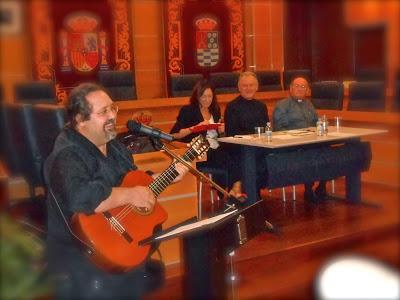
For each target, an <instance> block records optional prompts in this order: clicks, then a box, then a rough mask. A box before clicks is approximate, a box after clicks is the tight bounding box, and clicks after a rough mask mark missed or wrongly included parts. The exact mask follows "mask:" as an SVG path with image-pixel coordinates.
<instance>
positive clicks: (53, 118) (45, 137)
mask: <svg viewBox="0 0 400 300" xmlns="http://www.w3.org/2000/svg"><path fill="white" fill-rule="evenodd" d="M32 113H33V120H34V122H35V129H36V138H37V145H38V149H39V152H40V156H41V158H42V161H44V160H45V159H46V158H47V156H49V154H50V152H51V151H52V149H53V145H54V141H55V139H56V137H57V135H58V134H59V133H60V131H61V130H62V129H63V128H64V126H65V122H66V110H65V107H64V106H61V105H51V104H38V105H34V106H33V111H32Z"/></svg>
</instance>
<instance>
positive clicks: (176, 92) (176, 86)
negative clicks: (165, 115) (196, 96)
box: [171, 74, 203, 97]
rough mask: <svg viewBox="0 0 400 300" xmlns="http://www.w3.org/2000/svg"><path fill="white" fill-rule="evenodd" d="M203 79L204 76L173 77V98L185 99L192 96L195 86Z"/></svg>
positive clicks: (186, 75) (184, 75) (181, 75)
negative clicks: (184, 97)
mask: <svg viewBox="0 0 400 300" xmlns="http://www.w3.org/2000/svg"><path fill="white" fill-rule="evenodd" d="M201 79H203V75H202V74H180V75H172V76H171V96H172V97H183V96H190V95H192V90H193V87H194V85H195V84H196V83H197V82H198V81H200V80H201Z"/></svg>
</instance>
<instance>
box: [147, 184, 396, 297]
mask: <svg viewBox="0 0 400 300" xmlns="http://www.w3.org/2000/svg"><path fill="white" fill-rule="evenodd" d="M335 183H336V184H335V187H336V193H335V195H337V196H343V195H344V181H343V180H341V179H339V180H336V182H335ZM289 191H290V193H289ZM286 192H287V197H286V201H282V192H281V189H277V190H273V191H272V192H271V193H269V192H268V191H267V192H266V193H265V201H266V202H267V207H268V212H267V215H268V221H269V222H270V223H272V224H273V225H274V226H275V227H276V228H277V232H276V233H268V232H266V233H262V234H259V235H258V236H257V237H255V238H254V239H252V240H251V241H249V242H247V243H246V244H244V245H243V246H242V247H241V248H239V249H236V251H235V255H234V256H233V268H234V272H233V275H235V279H236V280H235V281H234V282H233V284H232V285H231V287H230V289H229V291H227V298H229V299H254V298H262V299H282V298H297V299H298V298H302V299H304V298H308V299H311V298H314V297H315V289H314V286H313V283H314V281H315V278H316V276H317V275H318V272H319V271H320V270H321V268H322V267H323V266H324V264H325V263H327V262H328V261H329V260H330V259H332V258H334V257H337V256H338V255H343V254H357V255H366V256H368V257H372V258H377V259H379V260H380V261H382V262H385V263H387V264H389V265H391V266H394V267H395V268H397V269H400V258H399V253H400V251H399V250H400V239H399V237H400V235H399V233H400V222H399V221H400V218H399V217H400V216H399V205H400V204H399V189H398V188H395V187H388V186H383V185H377V184H368V183H364V184H363V190H362V197H363V203H362V204H360V205H352V204H349V203H347V202H346V201H345V200H328V201H324V202H321V203H307V202H305V201H303V200H302V198H303V197H302V192H303V189H302V187H301V186H298V187H297V195H296V196H297V197H296V198H297V199H296V201H293V200H292V195H291V188H287V189H286ZM204 206H205V207H206V210H207V209H208V213H212V211H213V210H212V207H210V205H209V202H208V201H205V203H204ZM205 213H207V211H206V212H205ZM230 267H231V266H230V265H229V264H228V269H230ZM182 273H183V272H182V266H180V265H172V266H168V268H167V280H166V283H165V285H164V287H163V288H161V289H159V290H157V291H155V292H154V293H152V294H150V295H148V296H147V297H146V298H147V299H183V298H185V297H184V295H183V292H182ZM230 275H232V274H227V277H229V276H230Z"/></svg>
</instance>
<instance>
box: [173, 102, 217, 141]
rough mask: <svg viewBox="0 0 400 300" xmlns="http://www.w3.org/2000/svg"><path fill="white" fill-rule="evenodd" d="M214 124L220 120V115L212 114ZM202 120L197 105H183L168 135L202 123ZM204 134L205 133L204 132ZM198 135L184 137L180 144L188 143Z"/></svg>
mask: <svg viewBox="0 0 400 300" xmlns="http://www.w3.org/2000/svg"><path fill="white" fill-rule="evenodd" d="M213 118H214V122H218V121H219V119H220V118H221V113H217V114H213ZM203 121H204V118H203V116H202V114H201V112H200V107H199V106H198V105H191V104H189V105H185V106H182V108H181V110H180V111H179V115H178V117H177V119H176V123H175V125H174V127H172V129H171V132H170V133H177V132H179V130H181V129H182V128H188V127H191V126H194V125H197V124H199V123H200V122H203ZM204 134H205V132H204ZM197 135H198V133H192V134H189V135H188V136H185V137H184V138H183V139H181V141H182V142H185V143H188V142H190V141H191V140H192V139H193V138H194V137H195V136H197Z"/></svg>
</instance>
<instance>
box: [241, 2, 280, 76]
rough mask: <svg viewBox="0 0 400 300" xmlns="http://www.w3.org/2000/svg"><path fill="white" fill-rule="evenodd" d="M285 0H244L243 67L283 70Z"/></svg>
mask: <svg viewBox="0 0 400 300" xmlns="http://www.w3.org/2000/svg"><path fill="white" fill-rule="evenodd" d="M283 3H284V1H281V0H279V1H274V0H265V1H262V0H255V1H249V0H245V1H244V20H245V47H246V69H248V70H278V71H280V70H282V68H283V23H282V22H283V5H284V4H283Z"/></svg>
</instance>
